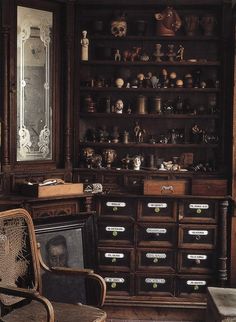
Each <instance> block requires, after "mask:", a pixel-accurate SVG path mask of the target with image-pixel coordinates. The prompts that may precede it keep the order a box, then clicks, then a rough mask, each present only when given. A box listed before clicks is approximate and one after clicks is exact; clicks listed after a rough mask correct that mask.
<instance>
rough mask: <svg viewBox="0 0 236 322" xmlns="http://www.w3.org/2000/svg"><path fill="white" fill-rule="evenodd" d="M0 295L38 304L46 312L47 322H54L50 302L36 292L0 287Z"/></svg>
mask: <svg viewBox="0 0 236 322" xmlns="http://www.w3.org/2000/svg"><path fill="white" fill-rule="evenodd" d="M0 293H3V294H5V295H12V296H19V297H23V298H27V299H30V300H34V301H38V302H40V303H41V304H43V305H44V307H45V309H46V311H47V322H55V317H54V309H53V307H52V304H51V302H50V301H49V300H48V299H46V298H45V297H43V296H41V295H40V294H39V293H38V292H37V291H35V290H30V289H24V288H20V287H13V286H2V285H0Z"/></svg>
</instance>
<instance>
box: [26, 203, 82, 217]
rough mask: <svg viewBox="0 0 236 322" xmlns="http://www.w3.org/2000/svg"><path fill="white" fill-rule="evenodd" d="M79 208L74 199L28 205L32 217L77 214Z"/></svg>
mask: <svg viewBox="0 0 236 322" xmlns="http://www.w3.org/2000/svg"><path fill="white" fill-rule="evenodd" d="M79 210H80V209H79V204H78V201H76V200H68V201H67V200H63V201H61V200H60V201H56V202H46V203H43V204H40V205H35V204H34V205H30V212H31V214H32V217H33V219H39V218H47V217H58V216H67V215H75V214H78V212H79Z"/></svg>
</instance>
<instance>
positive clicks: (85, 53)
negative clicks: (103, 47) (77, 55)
mask: <svg viewBox="0 0 236 322" xmlns="http://www.w3.org/2000/svg"><path fill="white" fill-rule="evenodd" d="M80 43H81V47H82V48H81V60H83V61H87V60H88V49H89V40H88V38H87V31H86V30H83V31H82V39H81V42H80Z"/></svg>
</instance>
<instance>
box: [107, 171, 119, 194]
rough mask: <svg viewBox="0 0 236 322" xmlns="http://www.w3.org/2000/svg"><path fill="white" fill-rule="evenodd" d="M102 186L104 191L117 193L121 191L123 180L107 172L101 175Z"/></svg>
mask: <svg viewBox="0 0 236 322" xmlns="http://www.w3.org/2000/svg"><path fill="white" fill-rule="evenodd" d="M102 184H103V187H104V190H108V191H113V192H116V191H117V192H118V191H120V190H121V189H122V186H123V178H122V176H117V175H116V174H113V173H109V171H107V172H105V173H104V174H103V179H102Z"/></svg>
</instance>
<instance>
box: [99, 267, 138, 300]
mask: <svg viewBox="0 0 236 322" xmlns="http://www.w3.org/2000/svg"><path fill="white" fill-rule="evenodd" d="M101 276H102V277H103V278H104V280H105V282H106V285H107V295H132V294H133V289H134V278H133V275H132V274H128V273H111V272H107V273H101Z"/></svg>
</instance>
